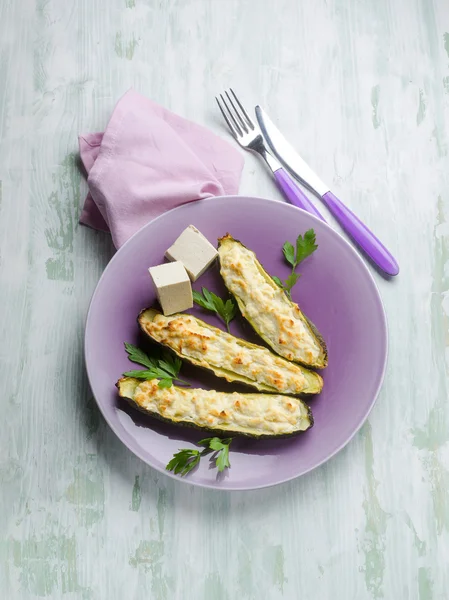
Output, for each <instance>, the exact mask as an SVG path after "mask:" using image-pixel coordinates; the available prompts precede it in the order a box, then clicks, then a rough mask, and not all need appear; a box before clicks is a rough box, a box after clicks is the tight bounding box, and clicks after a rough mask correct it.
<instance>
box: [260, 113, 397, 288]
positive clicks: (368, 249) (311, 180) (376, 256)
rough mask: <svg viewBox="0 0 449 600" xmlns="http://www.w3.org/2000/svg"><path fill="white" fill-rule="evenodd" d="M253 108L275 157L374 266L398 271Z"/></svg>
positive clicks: (364, 228) (370, 235)
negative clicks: (313, 194)
mask: <svg viewBox="0 0 449 600" xmlns="http://www.w3.org/2000/svg"><path fill="white" fill-rule="evenodd" d="M255 110H256V117H257V121H258V123H259V126H260V129H261V131H262V134H263V136H264V138H265V139H266V141H267V144H268V145H269V146H270V148H271V150H272V151H273V154H274V155H275V156H276V158H278V159H279V161H280V162H281V163H282V164H283V165H284V166H285V168H286V169H287V170H288V171H290V173H291V174H292V175H293V177H295V178H296V179H298V181H299V182H300V183H302V185H304V186H305V187H307V188H308V189H309V190H311V191H312V192H313V193H315V194H316V195H317V196H319V197H320V198H321V199H322V200H323V202H324V203H325V204H326V206H327V208H328V209H329V210H330V211H331V213H332V214H333V215H334V217H335V218H336V219H337V220H338V222H339V223H340V225H341V226H342V227H343V229H344V230H345V231H346V233H347V234H348V235H349V236H351V237H352V239H353V240H354V241H355V242H356V243H357V244H358V246H359V248H360V249H361V250H363V251H364V252H365V254H366V255H367V256H368V257H369V258H370V259H371V260H372V262H373V263H374V264H375V265H376V266H377V267H379V268H380V269H381V270H382V271H383V272H384V273H386V274H387V275H390V276H394V275H397V274H398V273H399V266H398V263H397V261H396V259H395V258H394V257H393V256H392V254H391V253H390V252H389V251H388V250H387V248H385V246H384V245H383V244H382V242H381V241H380V240H379V239H378V238H377V237H376V236H375V235H374V234H373V233H372V231H370V230H369V229H368V227H367V226H366V225H365V224H364V223H363V222H362V221H361V220H360V219H359V218H358V217H357V215H355V214H354V213H353V212H352V211H351V210H350V209H349V208H348V207H347V206H346V205H345V204H344V203H343V202H342V201H341V200H339V199H338V198H337V196H335V195H334V194H333V193H332V192H331V190H330V188H329V186H327V185H326V184H325V183H323V182H322V181H321V179H320V178H319V177H318V175H317V174H316V173H315V172H314V171H313V170H312V169H311V168H310V167H309V165H308V164H307V163H306V162H305V160H303V159H302V158H301V156H300V155H299V154H298V152H296V150H295V149H294V148H293V146H291V144H289V142H287V140H286V139H285V138H284V136H283V135H282V133H281V132H280V131H279V129H278V128H277V127H276V125H275V124H274V123H273V122H272V121H271V119H270V118H269V116H268V115H267V114H266V113H265V112H264V111H263V110H262V108H261V107H260V106H256V109H255Z"/></svg>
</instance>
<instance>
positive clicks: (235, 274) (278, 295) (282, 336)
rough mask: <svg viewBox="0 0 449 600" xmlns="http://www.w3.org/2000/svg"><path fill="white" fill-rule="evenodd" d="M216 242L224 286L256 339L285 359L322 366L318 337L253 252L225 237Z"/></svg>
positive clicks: (322, 351) (324, 354) (322, 346)
mask: <svg viewBox="0 0 449 600" xmlns="http://www.w3.org/2000/svg"><path fill="white" fill-rule="evenodd" d="M218 243H219V246H218V256H219V258H220V273H221V276H222V277H223V279H224V282H225V285H226V287H227V288H228V290H229V291H230V292H231V294H232V295H233V296H234V297H235V299H236V300H237V303H238V305H239V308H240V311H241V313H242V315H243V316H244V317H245V318H246V319H247V320H248V321H249V323H250V324H251V325H252V327H253V328H254V329H255V331H256V332H257V333H258V334H259V335H260V337H261V338H262V339H263V340H265V342H266V343H267V344H268V345H269V346H270V347H271V348H272V349H273V350H274V351H275V352H277V354H280V355H281V356H283V357H284V358H286V359H288V360H291V361H294V362H297V363H301V364H303V365H306V366H308V367H314V368H317V369H322V368H324V367H326V366H327V348H326V344H325V342H324V340H323V338H322V336H321V335H320V333H319V332H318V331H317V329H316V327H315V326H314V325H313V324H312V323H311V322H310V321H309V320H308V319H307V317H306V316H305V315H304V314H303V313H302V312H301V310H300V309H299V307H298V305H297V304H295V303H294V302H292V301H291V300H290V298H288V296H287V295H286V294H285V292H284V291H283V290H282V289H281V288H280V287H279V286H278V285H277V284H276V283H275V282H274V280H273V279H272V278H271V277H270V275H268V273H267V272H266V271H265V269H264V268H263V267H262V265H261V264H260V262H259V261H258V260H257V258H256V255H255V254H254V252H252V251H251V250H248V248H246V247H245V246H244V245H243V244H242V243H241V242H239V241H237V240H235V239H234V238H233V237H232V236H230V235H229V234H227V235H225V236H224V237H223V238H221V239H219V240H218Z"/></svg>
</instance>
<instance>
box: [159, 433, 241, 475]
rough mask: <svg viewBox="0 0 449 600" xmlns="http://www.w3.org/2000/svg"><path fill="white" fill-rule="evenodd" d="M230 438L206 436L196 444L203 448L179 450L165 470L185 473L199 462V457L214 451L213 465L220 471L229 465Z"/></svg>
mask: <svg viewBox="0 0 449 600" xmlns="http://www.w3.org/2000/svg"><path fill="white" fill-rule="evenodd" d="M231 442H232V438H225V439H220V438H218V437H213V438H206V439H204V440H200V441H199V442H198V446H205V447H204V449H203V450H195V449H187V448H184V449H182V450H179V452H177V453H176V454H174V455H173V458H172V459H171V461H170V462H169V463H168V465H167V466H166V467H165V468H166V469H167V471H173V473H174V474H175V475H181V477H184V475H187V473H190V471H191V470H192V469H194V468H195V467H196V466H197V464H198V463H199V462H200V460H201V457H203V456H206V455H207V454H211V453H214V456H213V457H212V459H213V460H215V466H216V467H217V469H218V471H219V472H220V473H221V472H222V471H224V470H225V469H226V468H228V467H230V466H231V463H230V462H229V446H230V444H231Z"/></svg>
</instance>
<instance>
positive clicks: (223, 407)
mask: <svg viewBox="0 0 449 600" xmlns="http://www.w3.org/2000/svg"><path fill="white" fill-rule="evenodd" d="M133 400H134V401H135V402H136V403H137V404H138V405H139V406H140V407H141V408H142V409H144V410H146V411H149V412H153V413H157V414H159V415H161V416H162V417H164V418H166V419H169V420H170V421H172V422H174V423H176V422H184V423H187V424H188V423H192V424H195V425H196V426H199V427H205V428H208V429H223V430H226V431H229V432H236V433H248V434H252V435H285V434H289V433H295V432H297V431H305V430H306V429H308V428H309V427H310V425H311V422H310V417H309V412H308V408H307V406H306V405H305V404H304V403H303V402H301V401H300V400H298V399H297V398H290V397H288V396H282V395H273V394H238V393H236V392H234V393H232V394H227V393H224V392H216V391H215V390H203V389H189V388H180V387H175V386H172V387H170V388H167V389H161V388H160V387H158V380H157V379H153V380H151V381H144V382H142V383H140V384H139V385H138V386H137V387H136V389H135V391H134V397H133Z"/></svg>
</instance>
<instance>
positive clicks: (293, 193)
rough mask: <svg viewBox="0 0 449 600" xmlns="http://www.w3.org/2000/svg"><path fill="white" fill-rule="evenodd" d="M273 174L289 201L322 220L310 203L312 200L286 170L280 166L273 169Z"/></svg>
mask: <svg viewBox="0 0 449 600" xmlns="http://www.w3.org/2000/svg"><path fill="white" fill-rule="evenodd" d="M273 174H274V178H275V179H276V183H277V184H278V186H279V187H280V189H281V190H282V192H283V193H284V196H285V197H286V198H287V200H288V201H289V202H291V203H292V204H293V205H294V206H297V207H298V208H302V209H303V210H306V211H307V212H309V213H311V214H312V215H314V216H315V217H318V218H319V219H321V220H322V221H324V217H323V216H322V215H321V213H320V212H319V211H318V209H317V208H315V205H314V204H312V202H311V201H310V200H309V199H308V198H307V196H306V195H305V194H304V192H303V191H302V190H301V188H300V187H299V186H298V185H297V184H296V182H295V181H294V180H293V179H292V178H291V177H290V175H289V174H288V173H287V171H285V170H284V169H282V168H281V169H277V170H276V171H274V173H273Z"/></svg>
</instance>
